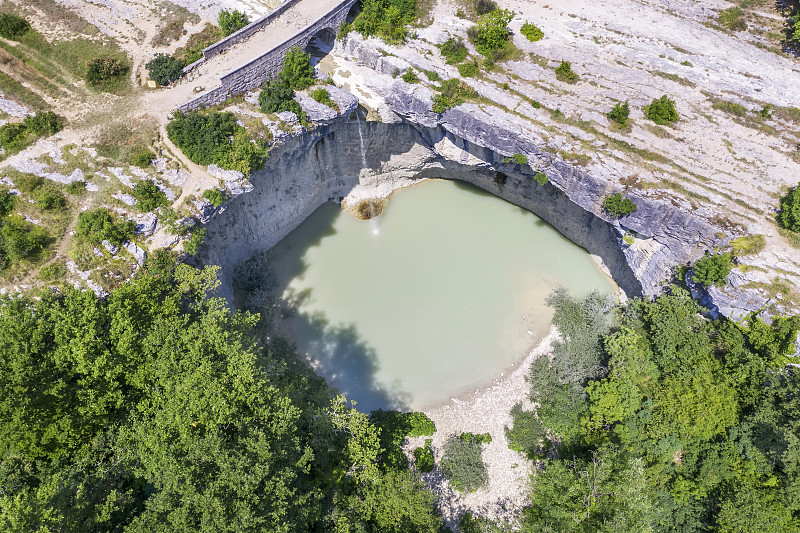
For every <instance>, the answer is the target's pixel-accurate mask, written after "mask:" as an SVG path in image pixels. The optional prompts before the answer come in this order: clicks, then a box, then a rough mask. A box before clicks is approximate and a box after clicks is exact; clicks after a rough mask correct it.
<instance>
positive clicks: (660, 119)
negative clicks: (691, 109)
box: [644, 94, 678, 125]
mask: <svg viewBox="0 0 800 533" xmlns="http://www.w3.org/2000/svg"><path fill="white" fill-rule="evenodd" d="M644 116H646V117H647V118H649V119H650V120H652V121H653V122H655V123H656V124H659V125H664V124H671V123H673V122H675V121H677V120H678V112H677V111H676V110H675V101H674V100H672V99H671V98H670V97H668V96H667V95H666V94H665V95H662V96H661V98H656V99H655V100H653V101H652V102H651V103H650V105H646V106H644Z"/></svg>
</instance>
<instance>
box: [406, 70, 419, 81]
mask: <svg viewBox="0 0 800 533" xmlns="http://www.w3.org/2000/svg"><path fill="white" fill-rule="evenodd" d="M402 78H403V81H404V82H406V83H419V76H417V73H416V72H414V69H413V68H410V69H408V70H407V71H405V72H404V73H403V76H402Z"/></svg>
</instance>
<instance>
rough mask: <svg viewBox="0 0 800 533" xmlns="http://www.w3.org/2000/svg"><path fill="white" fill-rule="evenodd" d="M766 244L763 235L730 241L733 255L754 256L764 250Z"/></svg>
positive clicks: (747, 236)
mask: <svg viewBox="0 0 800 533" xmlns="http://www.w3.org/2000/svg"><path fill="white" fill-rule="evenodd" d="M766 245H767V242H766V240H765V239H764V236H763V235H746V236H744V237H739V238H737V239H733V240H732V241H731V247H732V248H733V255H735V256H737V257H738V256H743V255H756V254H758V253H760V252H761V251H763V250H764V248H765V247H766Z"/></svg>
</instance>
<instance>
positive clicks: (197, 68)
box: [171, 0, 358, 111]
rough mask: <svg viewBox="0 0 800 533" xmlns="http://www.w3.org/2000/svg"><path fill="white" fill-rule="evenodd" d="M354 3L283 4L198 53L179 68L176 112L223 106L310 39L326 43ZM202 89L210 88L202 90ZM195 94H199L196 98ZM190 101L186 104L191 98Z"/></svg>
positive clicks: (307, 0)
mask: <svg viewBox="0 0 800 533" xmlns="http://www.w3.org/2000/svg"><path fill="white" fill-rule="evenodd" d="M357 2H358V0H285V1H284V2H283V4H281V5H280V6H279V7H278V8H277V9H275V10H273V11H272V12H270V13H269V14H267V15H265V16H264V17H262V18H260V19H258V20H256V21H255V22H252V23H251V24H249V25H247V26H245V27H244V28H242V29H241V30H239V31H237V32H236V33H233V34H231V35H229V36H228V37H226V38H225V39H222V40H221V41H218V42H216V43H214V44H213V45H211V46H209V47H208V48H206V49H204V50H203V58H202V59H200V60H199V61H197V62H195V63H192V64H191V65H189V66H187V67H186V68H185V69H184V77H183V79H182V81H181V82H180V83H179V84H178V86H177V87H174V88H173V89H171V91H175V90H176V89H178V90H177V91H175V92H176V94H175V96H176V97H177V98H180V97H181V96H183V95H184V94H185V96H184V97H183V100H181V101H184V102H185V103H183V104H182V105H180V106H178V109H180V110H181V111H190V110H192V109H197V108H199V107H203V106H212V105H216V104H219V103H222V102H224V101H225V100H227V99H228V98H230V97H231V96H234V95H237V94H242V93H244V92H246V91H249V90H251V89H255V88H257V87H259V86H261V84H262V83H264V82H265V81H266V80H268V79H270V78H272V77H274V76H275V75H277V73H278V72H279V71H280V69H281V67H282V63H283V58H284V57H285V56H286V52H288V51H289V50H290V49H291V48H294V47H295V46H299V47H300V48H301V49H305V48H306V47H307V46H308V43H309V42H310V41H311V39H313V38H314V37H315V36H318V35H324V36H327V37H328V38H330V37H331V36H332V35H335V34H336V32H337V31H338V29H339V26H340V25H341V24H342V23H343V22H344V21H345V19H346V18H347V15H348V14H349V12H350V10H351V9H352V8H353V6H354V5H355V4H356V3H357ZM207 86H210V87H213V88H211V89H208V90H207ZM196 93H199V94H196ZM193 94H196V96H194V97H193V98H191V99H190V100H188V101H186V100H187V99H188V98H190V97H191V95H193Z"/></svg>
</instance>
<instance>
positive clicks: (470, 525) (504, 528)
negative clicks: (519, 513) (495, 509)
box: [458, 511, 515, 533]
mask: <svg viewBox="0 0 800 533" xmlns="http://www.w3.org/2000/svg"><path fill="white" fill-rule="evenodd" d="M458 529H459V531H461V533H511V532H512V531H514V530H515V529H514V527H512V525H511V524H508V523H501V522H497V521H494V520H489V519H488V518H484V517H482V516H475V515H473V514H472V513H470V512H469V511H468V512H466V513H464V514H462V515H461V516H460V517H459V519H458Z"/></svg>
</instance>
